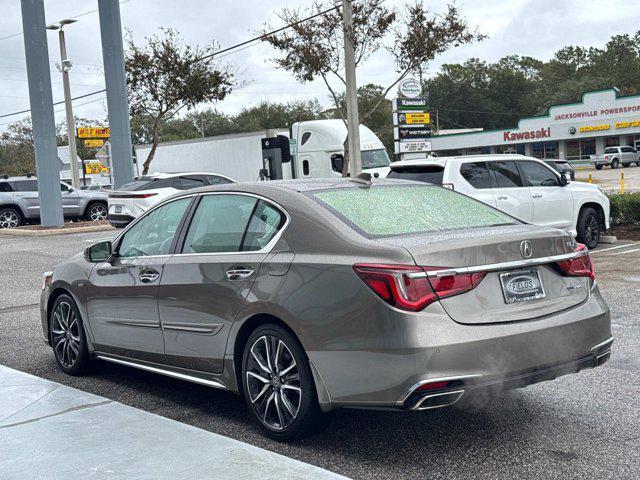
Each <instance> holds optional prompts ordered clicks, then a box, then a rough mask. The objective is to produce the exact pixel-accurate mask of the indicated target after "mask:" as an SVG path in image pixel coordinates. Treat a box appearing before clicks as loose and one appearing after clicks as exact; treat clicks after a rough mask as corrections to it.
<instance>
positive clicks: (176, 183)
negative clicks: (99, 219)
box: [108, 172, 234, 228]
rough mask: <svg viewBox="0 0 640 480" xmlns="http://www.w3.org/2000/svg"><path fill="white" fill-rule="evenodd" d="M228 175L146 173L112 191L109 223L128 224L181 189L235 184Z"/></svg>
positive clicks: (119, 226) (122, 225) (123, 225)
mask: <svg viewBox="0 0 640 480" xmlns="http://www.w3.org/2000/svg"><path fill="white" fill-rule="evenodd" d="M233 182H234V181H233V180H231V179H230V178H229V177H225V176H224V175H217V174H215V173H202V172H193V173H155V174H150V175H144V176H142V177H139V178H137V179H135V180H134V181H133V182H131V183H127V184H126V185H123V186H122V187H120V188H119V189H118V190H114V191H112V192H109V215H108V219H109V223H110V224H111V225H113V226H114V227H116V228H122V227H125V226H127V225H128V224H129V223H130V222H131V221H132V220H133V219H135V218H137V217H139V216H140V215H141V214H143V213H144V212H146V211H147V210H149V208H151V207H152V206H154V205H155V204H157V203H158V202H161V201H162V200H164V199H165V198H167V197H169V196H170V195H173V194H174V193H176V192H179V191H181V190H190V189H192V188H198V187H205V186H207V185H221V184H225V183H233Z"/></svg>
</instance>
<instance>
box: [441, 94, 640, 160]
mask: <svg viewBox="0 0 640 480" xmlns="http://www.w3.org/2000/svg"><path fill="white" fill-rule="evenodd" d="M617 145H630V146H634V147H638V148H640V95H632V96H618V94H617V91H616V90H615V89H610V90H597V91H593V92H585V93H584V94H583V95H582V101H581V102H579V103H569V104H561V105H552V106H551V107H550V108H549V111H548V115H544V116H540V117H527V118H522V119H520V120H519V121H518V126H517V127H514V128H507V129H501V130H483V131H480V132H477V131H476V132H465V133H453V134H443V135H434V136H432V137H431V149H432V151H434V152H437V153H438V155H440V156H451V155H473V154H488V153H520V154H522V155H529V156H533V157H537V158H561V159H566V160H571V161H580V160H588V159H589V156H590V155H593V154H600V153H603V151H604V149H605V148H606V147H612V146H617Z"/></svg>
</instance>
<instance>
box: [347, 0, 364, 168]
mask: <svg viewBox="0 0 640 480" xmlns="http://www.w3.org/2000/svg"><path fill="white" fill-rule="evenodd" d="M342 22H343V29H344V68H345V80H346V100H347V135H348V144H349V164H350V165H349V171H350V172H351V176H352V177H354V176H356V175H359V174H360V173H362V159H361V158H360V118H359V116H358V92H357V90H358V87H357V82H356V60H355V53H354V50H353V15H352V11H351V0H342Z"/></svg>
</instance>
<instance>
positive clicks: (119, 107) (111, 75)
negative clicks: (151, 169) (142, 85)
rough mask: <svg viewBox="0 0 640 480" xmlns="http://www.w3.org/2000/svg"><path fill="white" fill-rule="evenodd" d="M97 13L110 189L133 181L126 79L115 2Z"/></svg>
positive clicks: (102, 4) (105, 0) (104, 2)
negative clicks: (106, 115)
mask: <svg viewBox="0 0 640 480" xmlns="http://www.w3.org/2000/svg"><path fill="white" fill-rule="evenodd" d="M98 11H99V14H100V36H101V38H102V63H103V64H104V81H105V86H106V88H107V110H108V114H109V129H110V131H111V138H110V144H111V147H110V153H111V158H112V164H113V183H112V184H111V187H112V188H117V187H120V186H122V185H124V184H125V183H129V182H130V181H131V180H132V179H133V157H132V148H131V126H130V124H129V102H128V100H127V79H126V76H125V71H124V51H123V46H122V25H121V21H120V3H119V2H118V0H100V1H99V2H98Z"/></svg>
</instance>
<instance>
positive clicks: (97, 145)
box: [84, 140, 104, 148]
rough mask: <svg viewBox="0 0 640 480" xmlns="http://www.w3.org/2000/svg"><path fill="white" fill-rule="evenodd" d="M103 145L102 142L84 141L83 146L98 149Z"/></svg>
mask: <svg viewBox="0 0 640 480" xmlns="http://www.w3.org/2000/svg"><path fill="white" fill-rule="evenodd" d="M103 145H104V140H85V141H84V146H85V147H89V148H100V147H101V146H103Z"/></svg>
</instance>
